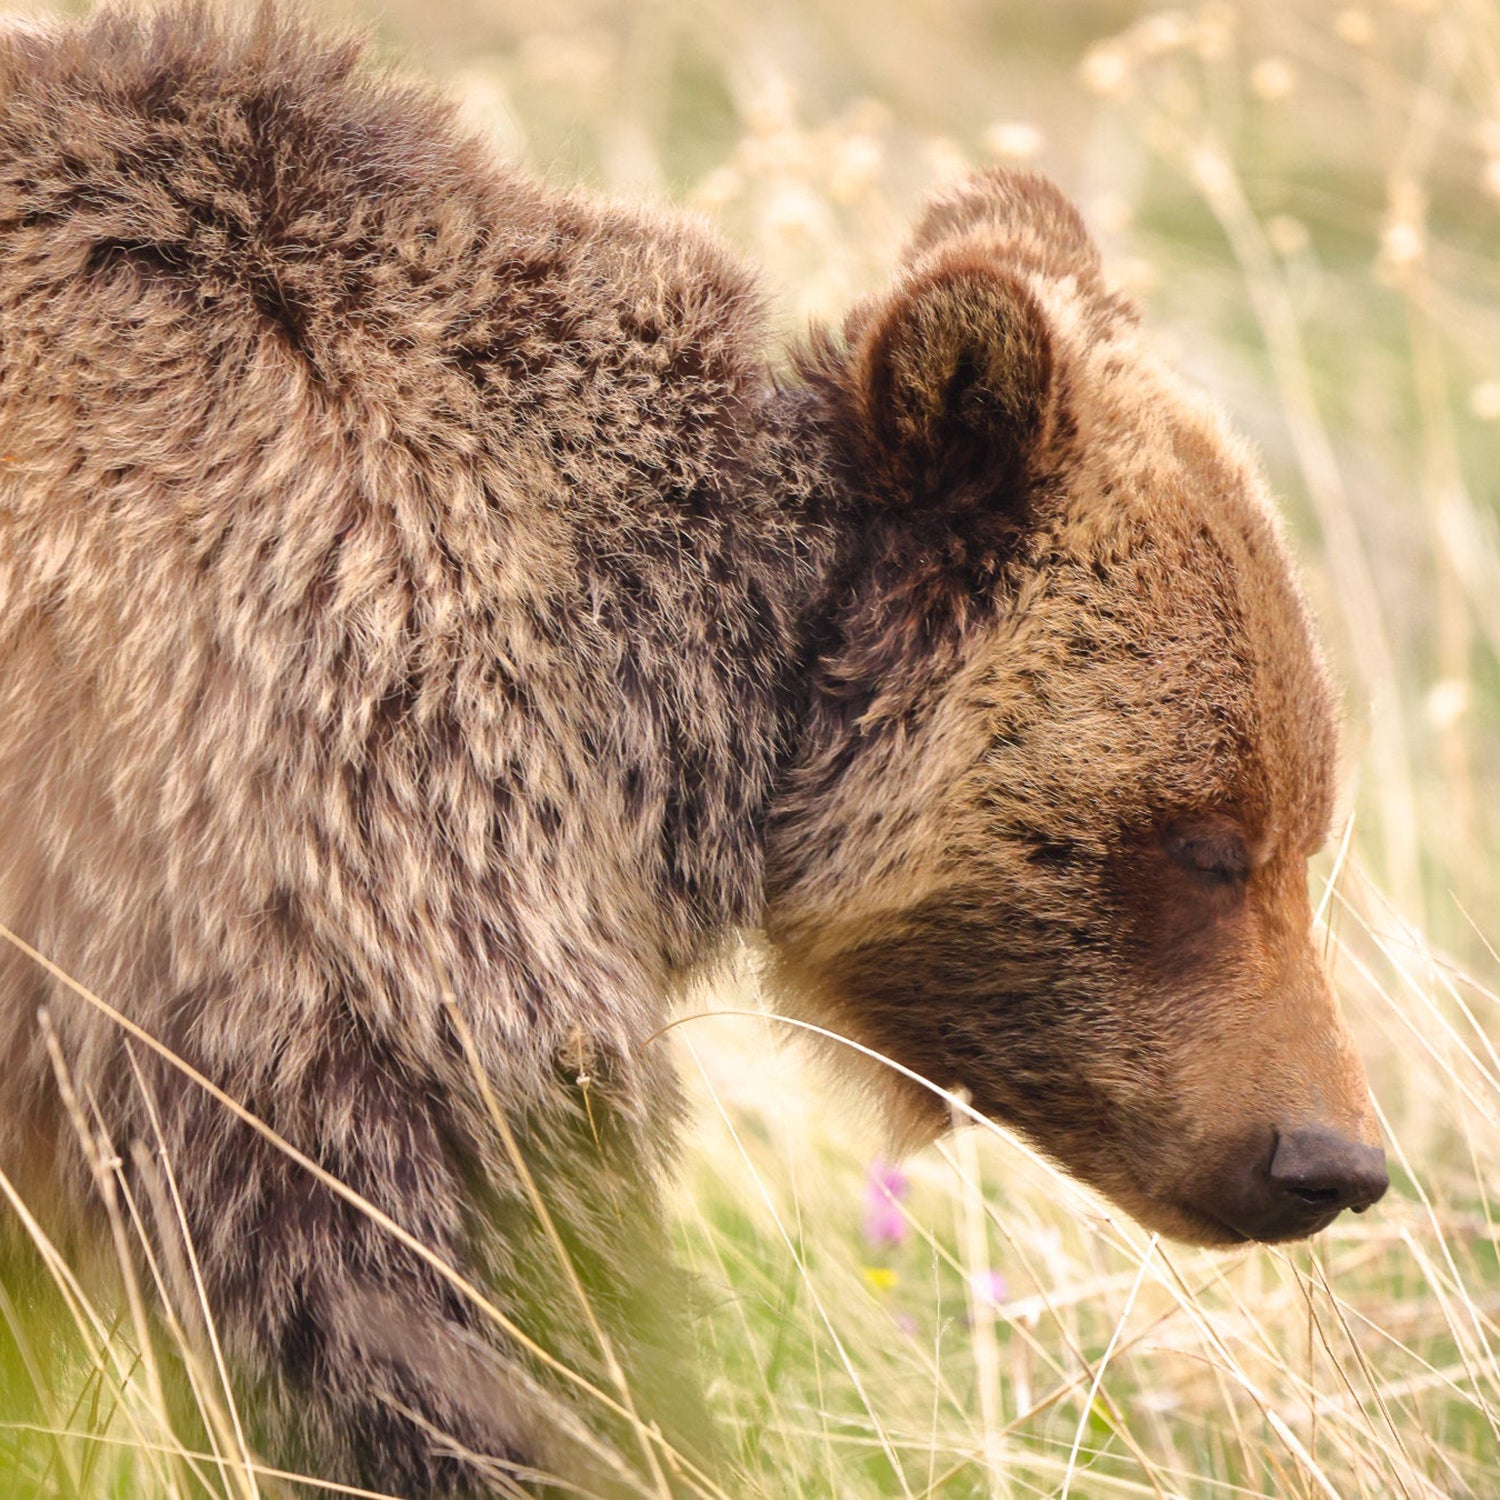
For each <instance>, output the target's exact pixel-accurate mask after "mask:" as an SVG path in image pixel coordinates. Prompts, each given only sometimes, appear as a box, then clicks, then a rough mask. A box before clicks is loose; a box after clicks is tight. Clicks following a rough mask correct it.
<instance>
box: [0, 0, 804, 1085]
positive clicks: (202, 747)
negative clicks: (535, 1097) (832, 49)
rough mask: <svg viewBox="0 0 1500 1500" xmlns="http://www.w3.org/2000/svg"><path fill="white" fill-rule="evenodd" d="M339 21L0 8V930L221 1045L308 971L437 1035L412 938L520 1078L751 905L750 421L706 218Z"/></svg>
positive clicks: (763, 637)
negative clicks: (475, 1006) (332, 26)
mask: <svg viewBox="0 0 1500 1500" xmlns="http://www.w3.org/2000/svg"><path fill="white" fill-rule="evenodd" d="M359 50H360V49H359V48H358V47H357V46H356V45H353V44H345V43H329V42H327V41H325V40H322V39H319V38H316V37H312V36H309V35H306V34H304V33H303V32H302V31H301V29H300V27H299V26H298V24H297V23H296V22H295V21H294V20H291V19H289V18H288V17H286V16H284V15H278V14H277V13H276V12H274V11H272V12H270V13H264V12H263V13H261V15H260V16H259V18H258V19H257V20H256V21H255V22H254V23H253V24H250V25H248V26H247V27H246V28H245V29H243V30H235V29H233V28H226V27H225V26H224V25H223V23H222V22H220V21H216V20H214V19H212V18H211V17H209V16H208V15H207V14H206V13H205V12H202V11H197V10H189V11H183V10H177V11H175V12H172V13H171V14H170V15H168V16H161V15H157V16H154V17H153V16H151V15H150V14H149V13H148V14H147V15H145V16H144V17H138V18H131V17H129V16H127V15H124V14H120V13H111V14H105V15H104V16H101V17H98V18H95V19H94V20H92V21H90V22H87V23H85V24H84V25H82V26H80V27H77V28H72V29H70V30H68V31H67V32H59V33H58V34H56V35H49V34H47V33H46V32H45V31H43V32H38V33H30V32H26V31H19V30H17V31H13V32H11V33H9V34H7V35H6V37H5V38H4V40H3V42H0V459H3V462H0V531H3V533H4V537H3V542H0V598H3V600H4V604H5V609H4V611H3V623H0V659H3V662H4V670H3V673H0V683H3V686H0V722H3V723H4V725H5V728H4V729H3V731H0V787H3V789H4V792H5V794H6V802H7V806H8V807H9V809H10V811H9V812H8V813H6V814H5V815H4V816H3V817H0V833H3V834H4V836H5V837H6V839H7V844H8V847H10V848H11V849H12V850H13V851H15V858H14V860H13V863H12V868H11V873H10V875H9V877H8V878H6V877H0V920H4V921H5V922H6V923H7V924H9V925H13V926H16V927H18V928H20V929H23V930H26V931H29V932H30V933H32V934H33V935H34V940H35V941H36V942H37V944H38V946H39V947H42V948H43V949H44V950H45V951H47V952H48V953H49V954H50V956H52V957H53V958H54V959H56V960H57V961H58V962H60V963H61V964H62V965H63V966H64V968H66V969H68V970H69V971H70V972H71V973H73V974H74V975H75V976H76V977H78V978H80V979H82V980H84V981H85V982H86V983H89V984H91V985H93V986H94V987H95V988H97V989H100V990H101V991H103V992H104V993H106V994H110V995H112V996H115V997H116V998H120V999H122V1000H129V998H130V997H152V1003H154V1004H159V1005H160V1007H161V1014H160V1015H157V1014H155V1013H154V1012H153V1011H152V1010H151V1009H146V1010H141V1011H139V1016H140V1018H141V1019H142V1020H143V1021H145V1022H146V1023H147V1024H155V1023H156V1022H157V1021H159V1020H161V1019H162V1018H163V1017H164V1016H168V1015H170V1016H172V1017H175V1018H177V1019H178V1021H179V1022H180V1024H181V1026H182V1027H184V1028H186V1029H187V1030H189V1031H191V1032H192V1034H193V1036H194V1038H195V1048H200V1049H202V1055H203V1056H204V1058H205V1060H206V1061H209V1062H212V1060H213V1057H214V1054H215V1052H216V1050H219V1043H216V1041H215V1039H216V1038H218V1039H219V1042H221V1043H222V1050H223V1051H224V1053H225V1054H226V1055H227V1054H228V1053H231V1052H233V1051H234V1050H235V1048H237V1047H238V1046H239V1045H240V1044H241V1042H242V1040H243V1036H244V1034H245V1033H246V1032H247V1031H249V1030H250V1029H252V1028H257V1027H258V1028H262V1029H263V1030H264V1032H265V1047H264V1050H265V1054H266V1056H268V1057H269V1056H272V1055H274V1051H275V1048H276V1047H277V1046H281V1047H282V1048H283V1050H284V1049H285V1046H286V1045H287V1039H288V1038H289V1037H295V1035H297V1034H298V1031H299V1028H301V1029H305V1028H306V1027H307V1026H308V1025H310V1024H313V1018H315V1017H316V1015H317V1014H318V1012H319V1010H320V1008H321V1007H326V1006H327V1005H328V1004H330V1003H331V1002H330V1000H329V996H330V995H331V994H334V993H337V994H340V995H346V994H347V993H353V994H356V995H357V996H358V997H359V1000H358V1004H359V1005H360V1006H361V1007H363V1008H365V1010H366V1011H367V1012H368V1018H369V1019H370V1023H371V1024H372V1025H374V1026H375V1027H376V1028H377V1029H381V1030H388V1031H389V1032H390V1033H391V1035H392V1037H393V1041H392V1045H399V1046H400V1047H402V1048H403V1049H406V1050H411V1049H413V1048H414V1049H416V1050H418V1051H420V1050H421V1049H422V1048H424V1047H426V1046H428V1045H429V1044H430V1045H433V1046H436V1045H437V1044H436V1043H435V1042H433V1041H432V1038H433V1037H434V1036H435V1035H436V1034H437V1031H438V1030H439V1029H440V1028H439V1027H438V1024H437V1022H436V1020H435V1019H434V1017H435V1014H436V1012H435V1007H436V1004H437V981H436V980H435V979H433V977H432V973H433V963H432V961H431V960H433V959H436V960H437V962H438V964H439V965H440V967H441V969H442V971H443V974H444V976H445V978H446V980H447V981H450V982H452V983H454V984H457V985H459V986H468V987H470V988H482V989H483V990H484V992H485V993H486V994H487V995H489V996H490V997H491V1002H492V1003H491V1009H490V1012H489V1013H488V1014H489V1015H490V1016H491V1018H492V1024H493V1026H494V1028H495V1030H496V1031H497V1033H498V1035H497V1036H496V1037H495V1038H494V1045H495V1046H496V1048H497V1051H499V1052H508V1053H509V1055H512V1056H515V1055H520V1054H523V1053H524V1054H525V1055H526V1056H527V1057H529V1058H531V1059H533V1060H534V1061H535V1062H536V1065H537V1067H538V1068H539V1069H541V1070H542V1071H543V1072H545V1071H546V1069H548V1068H550V1063H548V1062H547V1061H546V1059H547V1058H548V1057H549V1056H550V1055H551V1051H550V1050H549V1049H551V1050H555V1047H556V1045H557V1041H558V1038H559V1037H562V1038H566V1037H567V1036H569V1035H570V1034H572V1033H573V1032H575V1031H576V1030H577V1029H578V1028H579V1027H580V1026H582V1027H584V1028H585V1029H586V1030H588V1031H590V1032H591V1033H596V1034H603V1035H604V1037H605V1040H606V1043H607V1041H608V1037H609V1034H610V1033H611V1032H613V1033H615V1034H616V1035H617V1036H618V1038H619V1040H620V1043H621V1048H622V1050H623V1046H624V1035H625V1034H626V1033H629V1034H635V1035H638V1034H640V1033H642V1032H644V1031H645V1030H647V1029H649V1028H650V1027H651V1026H653V1025H654V1024H655V1023H656V1021H657V1019H658V1015H657V1008H658V1002H657V1001H656V1000H654V999H648V998H647V997H648V996H652V995H654V994H656V993H658V992H659V988H660V985H661V983H662V981H663V980H664V979H665V978H668V977H669V976H670V975H671V973H672V972H674V971H678V970H681V969H682V968H684V967H686V966H688V965H690V964H692V963H693V962H695V961H696V960H697V959H698V958H700V957H701V956H702V950H703V945H704V944H705V943H706V942H707V941H709V935H710V934H713V933H717V932H721V931H722V930H723V928H724V926H725V924H726V922H733V921H736V920H741V919H743V917H744V916H745V914H746V913H747V912H749V911H750V910H752V909H753V907H754V904H755V901H756V899H757V896H758V887H759V878H760V877H759V862H758V849H757V847H756V841H757V838H758V832H757V827H758V819H759V813H760V809H761V807H762V805H763V803H764V800H765V797H766V796H767V795H768V791H769V785H770V779H771V776H772V774H773V770H774V759H775V755H776V753H777V750H778V748H779V747H778V745H777V732H778V731H777V725H778V722H779V714H780V712H781V707H780V705H779V703H778V698H779V696H780V695H782V694H783V692H784V683H785V681H786V679H787V678H788V676H789V673H790V670H791V663H790V661H789V647H788V645H787V642H788V641H789V640H790V638H791V634H792V614H793V610H794V603H793V597H794V593H795V590H796V587H797V583H798V578H797V573H798V563H797V556H798V554H799V551H800V549H801V548H802V547H803V545H804V543H803V541H802V540H801V536H800V532H799V529H798V526H797V523H796V522H795V521H794V520H791V519H788V518H787V517H785V516H784V515H783V513H782V511H781V509H780V506H779V503H778V498H777V495H776V493H775V478H776V474H777V471H778V466H779V465H780V464H782V463H783V462H784V457H783V455H784V453H785V452H786V451H787V445H786V444H785V443H783V442H782V441H780V440H779V439H778V438H777V437H776V436H775V434H774V432H772V431H769V430H768V428H767V421H768V411H769V408H768V400H769V393H768V390H767V385H766V380H765V376H764V373H763V351H762V332H761V314H760V308H759V303H758V298H757V294H756V291H755V288H754V286H753V283H752V282H751V280H750V278H749V277H748V276H747V275H746V273H744V272H743V270H742V269H741V268H740V267H739V266H738V265H737V264H736V263H735V262H733V261H732V260H731V259H730V258H729V257H728V256H726V255H725V254H724V253H723V252H722V251H721V250H720V249H719V248H718V247H717V246H716V245H715V244H714V242H713V241H712V240H711V239H710V238H709V237H708V236H707V235H706V233H704V232H703V231H702V230H700V229H699V228H698V227H697V226H695V225H693V224H692V223H691V222H688V221H681V220H678V219H675V218H671V217H668V216H664V215H641V214H636V213H633V212H631V211H630V210H628V209H625V208H621V207H618V206H614V205H610V204H600V203H599V202H597V201H593V200H585V199H582V198H574V197H569V196H565V195H561V194H556V193H552V192H550V191H547V190H545V189H543V188H541V187H539V186H537V185H536V184H534V183H532V182H531V181H529V180H528V179H526V178H525V177H523V176H522V175H520V174H518V173H515V172H511V171H509V170H506V169H503V168H500V167H497V166H496V165H495V164H493V163H492V162H491V161H490V160H489V158H488V157H487V155H486V153H485V151H484V150H483V148H482V147H481V146H480V145H479V144H477V143H476V142H474V141H472V140H470V139H468V138H467V137H466V136H464V134H463V133H462V132H461V131H460V130H459V129H457V128H456V126H455V124H454V122H453V119H452V117H451V113H450V111H449V110H448V109H447V108H446V107H445V106H442V105H440V104H438V103H436V102H435V101H434V100H432V99H431V98H429V97H428V96H427V95H426V94H425V93H424V92H422V91H420V90H414V89H412V88H410V87H408V86H405V85H398V84H395V83H392V82H389V81H387V80H384V79H382V78H381V77H379V76H378V75H375V74H372V73H371V72H370V71H369V70H368V68H367V67H366V66H365V65H363V64H362V63H361V61H360V56H359ZM106 932H108V933H110V934H111V939H110V940H109V941H106V940H105V938H104V934H105V933H106ZM122 933H123V934H125V935H126V936H125V937H124V939H123V940H122V939H121V936H120V935H121V934H122ZM268 954H270V955H271V957H270V958H269V959H268V958H267V955H268ZM248 972H255V973H257V975H261V976H263V977H264V978H265V980H266V984H265V985H262V986H261V987H260V991H259V994H258V997H257V998H256V1000H255V1006H256V1012H257V1013H256V1014H255V1015H254V1016H250V1015H245V1016H240V1015H237V1014H236V1009H235V1007H236V1004H237V1003H238V1002H237V1000H236V998H235V997H236V994H237V993H238V989H239V988H240V987H239V986H238V985H237V983H236V975H242V974H245V973H248ZM34 988H35V986H34V985H29V986H26V987H25V994H24V995H23V1002H22V1003H23V1004H24V1003H26V1002H27V1001H28V1000H34V994H33V991H34ZM267 989H269V991H270V993H269V996H268V993H267ZM414 990H422V991H424V994H423V995H422V1002H421V1003H420V1004H419V1003H414V1001H413V995H412V992H413V991H414ZM427 992H430V993H427ZM600 996H603V997H604V999H603V1001H602V1003H601V1000H600V998H599V997H600ZM268 1001H269V1008H268ZM132 1003H139V1004H140V1005H142V1006H146V1005H147V1004H148V1001H147V999H145V998H142V999H140V1000H139V1001H138V1002H132ZM246 1003H247V1004H248V1003H249V1002H248V1001H247V1002H246ZM339 1003H340V1004H343V1003H345V1001H344V1000H342V999H341V1000H340V1001H339ZM184 1016H186V1017H188V1019H187V1020H182V1018H183V1017H184ZM518 1038H520V1039H521V1040H520V1041H518V1040H517V1039H518ZM77 1041H78V1044H79V1045H82V1044H83V1039H82V1038H81V1037H80V1038H78V1039H77ZM99 1045H100V1046H101V1047H104V1046H105V1044H104V1042H103V1041H102V1039H99ZM111 1045H112V1044H111ZM106 1050H107V1049H106Z"/></svg>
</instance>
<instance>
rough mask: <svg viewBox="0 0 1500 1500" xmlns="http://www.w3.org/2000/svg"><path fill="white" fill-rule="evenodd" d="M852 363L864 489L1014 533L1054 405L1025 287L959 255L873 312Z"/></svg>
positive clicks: (1034, 306)
mask: <svg viewBox="0 0 1500 1500" xmlns="http://www.w3.org/2000/svg"><path fill="white" fill-rule="evenodd" d="M854 353H855V358H854V362H853V369H852V371H851V374H852V375H853V377H854V392H855V397H856V400H857V402H858V405H859V408H860V418H861V422H860V425H861V427H862V428H863V430H864V434H865V448H866V453H865V460H864V461H865V464H866V466H867V468H866V476H865V477H866V478H867V480H872V481H874V485H875V487H876V488H877V489H879V490H880V491H882V492H883V494H884V496H885V497H886V499H887V502H888V503H891V504H893V505H895V506H898V507H901V508H909V509H914V510H922V511H928V512H932V511H936V512H940V513H943V514H944V515H946V516H948V517H951V518H956V517H957V516H958V515H960V514H962V513H965V512H967V513H971V514H975V515H990V516H992V517H993V518H994V519H995V520H997V521H1002V522H1003V521H1004V520H1005V518H1007V517H1008V519H1009V522H1010V524H1011V525H1014V524H1015V522H1016V521H1018V520H1019V519H1020V516H1019V510H1020V509H1021V507H1022V506H1023V505H1024V490H1025V481H1026V477H1027V474H1028V472H1029V471H1030V470H1031V469H1032V467H1033V462H1034V459H1035V457H1036V455H1037V454H1038V452H1039V450H1040V449H1042V448H1043V447H1044V446H1045V445H1046V443H1047V439H1048V437H1049V435H1050V432H1051V429H1052V426H1053V420H1054V407H1055V405H1056V402H1055V395H1054V384H1055V382H1054V372H1053V340H1052V336H1051V333H1050V331H1049V328H1048V324H1047V318H1046V314H1045V313H1044V312H1043V310H1042V308H1041V307H1040V305H1039V304H1038V302H1037V300H1036V298H1035V297H1034V296H1033V295H1032V294H1031V292H1030V291H1028V290H1027V288H1026V287H1025V285H1023V283H1022V282H1021V280H1020V278H1019V277H1018V276H1016V275H1015V274H1014V273H1012V272H1011V271H1009V270H1008V269H1007V268H1006V267H1005V266H1004V265H1002V264H999V263H997V262H996V261H995V260H994V259H993V258H992V257H990V256H988V255H983V254H979V253H963V252H962V251H961V250H959V249H958V248H957V247H955V250H954V251H952V252H950V253H947V254H942V255H939V256H937V257H934V258H933V259H931V260H929V261H928V262H927V263H926V264H924V265H922V266H920V267H918V268H916V269H915V270H913V271H910V272H908V273H907V275H906V277H905V278H904V279H903V280H902V281H901V282H900V284H899V285H898V286H897V288H896V290H895V291H894V292H893V293H892V294H890V295H889V296H888V297H887V298H886V299H885V300H884V302H883V303H882V304H880V305H878V306H876V307H874V308H870V309H868V310H867V312H866V314H865V316H864V317H863V318H862V319H861V326H860V328H859V330H858V335H857V340H856V346H855V351H854Z"/></svg>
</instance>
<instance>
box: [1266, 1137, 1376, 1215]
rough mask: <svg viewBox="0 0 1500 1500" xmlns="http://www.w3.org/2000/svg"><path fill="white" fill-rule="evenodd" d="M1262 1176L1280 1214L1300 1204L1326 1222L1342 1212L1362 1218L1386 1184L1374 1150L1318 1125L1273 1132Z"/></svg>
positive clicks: (1372, 1147)
mask: <svg viewBox="0 0 1500 1500" xmlns="http://www.w3.org/2000/svg"><path fill="white" fill-rule="evenodd" d="M1267 1176H1268V1177H1269V1178H1270V1182H1271V1196H1272V1199H1273V1201H1275V1202H1277V1203H1278V1205H1279V1206H1280V1207H1281V1208H1282V1209H1283V1211H1284V1210H1285V1209H1286V1208H1287V1207H1290V1206H1292V1205H1294V1204H1302V1205H1305V1206H1306V1207H1307V1208H1308V1209H1310V1210H1313V1211H1315V1212H1316V1213H1317V1214H1319V1215H1321V1214H1324V1213H1326V1214H1327V1216H1328V1217H1329V1218H1332V1217H1333V1216H1334V1214H1336V1213H1338V1212H1339V1211H1340V1210H1341V1209H1345V1208H1352V1209H1353V1210H1354V1212H1355V1213H1357V1214H1358V1213H1363V1212H1364V1211H1365V1209H1367V1208H1368V1207H1369V1206H1370V1205H1371V1204H1372V1203H1377V1202H1379V1200H1380V1199H1381V1197H1382V1196H1383V1195H1384V1193H1385V1190H1386V1188H1388V1187H1389V1186H1390V1181H1391V1180H1390V1178H1389V1177H1388V1176H1387V1175H1386V1170H1385V1152H1384V1151H1382V1150H1381V1149H1380V1147H1379V1146H1361V1145H1360V1144H1359V1142H1358V1141H1351V1140H1350V1139H1349V1138H1348V1137H1347V1136H1343V1135H1340V1134H1339V1133H1338V1131H1336V1130H1329V1129H1328V1128H1327V1127H1326V1126H1323V1125H1309V1126H1306V1127H1304V1128H1303V1129H1301V1130H1288V1131H1286V1132H1285V1133H1284V1134H1283V1133H1281V1132H1278V1133H1277V1136H1276V1148H1275V1150H1274V1151H1273V1152H1272V1153H1271V1165H1270V1167H1269V1169H1268V1171H1267Z"/></svg>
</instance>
